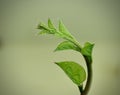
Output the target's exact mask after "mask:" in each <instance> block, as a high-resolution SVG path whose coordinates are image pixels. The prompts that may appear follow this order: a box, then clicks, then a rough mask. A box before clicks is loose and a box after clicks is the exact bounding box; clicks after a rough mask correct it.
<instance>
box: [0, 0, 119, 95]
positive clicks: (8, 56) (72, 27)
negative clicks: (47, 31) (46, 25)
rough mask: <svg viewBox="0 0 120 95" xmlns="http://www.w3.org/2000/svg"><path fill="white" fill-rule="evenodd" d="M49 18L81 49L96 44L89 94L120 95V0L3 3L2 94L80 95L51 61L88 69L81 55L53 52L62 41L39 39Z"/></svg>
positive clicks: (12, 0) (0, 20)
mask: <svg viewBox="0 0 120 95" xmlns="http://www.w3.org/2000/svg"><path fill="white" fill-rule="evenodd" d="M49 17H50V18H51V19H52V20H53V21H54V23H55V24H56V25H57V23H58V20H59V19H62V20H63V22H64V24H65V25H66V27H67V28H68V29H69V31H70V32H71V33H72V34H73V35H74V36H75V37H76V38H77V40H78V41H79V42H80V43H81V44H82V45H83V44H84V42H86V41H90V42H93V43H95V47H94V50H93V71H94V72H93V81H92V87H91V89H90V92H89V95H120V91H119V90H120V56H119V51H120V50H119V49H120V42H119V40H120V38H119V36H120V2H119V0H0V43H1V44H0V95H79V91H78V88H77V87H76V85H75V84H73V83H72V81H71V80H70V79H69V78H68V77H67V76H66V75H65V74H64V72H63V71H62V70H61V69H60V68H59V67H57V66H56V65H55V64H53V62H55V61H61V60H62V61H63V60H73V61H76V62H79V63H80V64H81V65H83V66H85V65H84V64H85V62H84V60H83V58H82V56H81V55H80V54H79V53H77V52H74V51H63V52H56V53H54V52H53V50H54V49H55V48H56V46H57V44H58V43H59V42H61V41H62V39H58V38H56V37H53V36H48V35H46V36H39V35H37V32H39V30H37V29H36V27H37V25H38V23H39V22H40V21H43V22H47V19H48V18H49Z"/></svg>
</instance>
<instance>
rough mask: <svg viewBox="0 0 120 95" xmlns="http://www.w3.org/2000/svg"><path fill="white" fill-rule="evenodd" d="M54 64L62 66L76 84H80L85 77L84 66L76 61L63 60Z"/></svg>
mask: <svg viewBox="0 0 120 95" xmlns="http://www.w3.org/2000/svg"><path fill="white" fill-rule="evenodd" d="M56 64H57V65H58V66H59V67H60V68H62V70H63V71H64V72H65V73H66V74H67V76H68V77H69V78H70V79H71V80H72V81H73V82H74V83H75V84H76V85H78V86H80V85H81V84H82V83H83V82H84V81H85V79H86V73H85V70H84V68H83V67H82V66H81V65H79V64H78V63H76V62H73V61H64V62H56Z"/></svg>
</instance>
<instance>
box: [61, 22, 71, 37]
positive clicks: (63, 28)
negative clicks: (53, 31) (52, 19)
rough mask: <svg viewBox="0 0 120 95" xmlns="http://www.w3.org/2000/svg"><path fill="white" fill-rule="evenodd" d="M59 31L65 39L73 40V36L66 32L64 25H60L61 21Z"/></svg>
mask: <svg viewBox="0 0 120 95" xmlns="http://www.w3.org/2000/svg"><path fill="white" fill-rule="evenodd" d="M59 31H60V32H61V33H63V34H64V35H66V36H67V37H69V38H71V39H73V36H72V35H71V34H70V32H68V30H67V28H66V27H65V25H64V24H63V23H62V21H59Z"/></svg>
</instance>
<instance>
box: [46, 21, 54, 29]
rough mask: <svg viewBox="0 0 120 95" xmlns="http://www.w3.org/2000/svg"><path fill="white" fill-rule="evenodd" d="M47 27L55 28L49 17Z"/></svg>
mask: <svg viewBox="0 0 120 95" xmlns="http://www.w3.org/2000/svg"><path fill="white" fill-rule="evenodd" d="M48 27H49V28H52V29H55V27H54V25H53V23H52V21H51V20H50V19H48Z"/></svg>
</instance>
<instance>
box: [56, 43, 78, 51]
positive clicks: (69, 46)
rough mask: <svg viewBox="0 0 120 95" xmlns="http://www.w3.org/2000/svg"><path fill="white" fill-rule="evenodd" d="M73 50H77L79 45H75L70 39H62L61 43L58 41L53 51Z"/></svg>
mask: <svg viewBox="0 0 120 95" xmlns="http://www.w3.org/2000/svg"><path fill="white" fill-rule="evenodd" d="M69 49H72V50H75V51H79V47H77V46H76V45H75V44H73V43H72V42H70V41H64V42H62V43H60V44H59V45H58V46H57V48H56V49H55V51H60V50H69Z"/></svg>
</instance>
